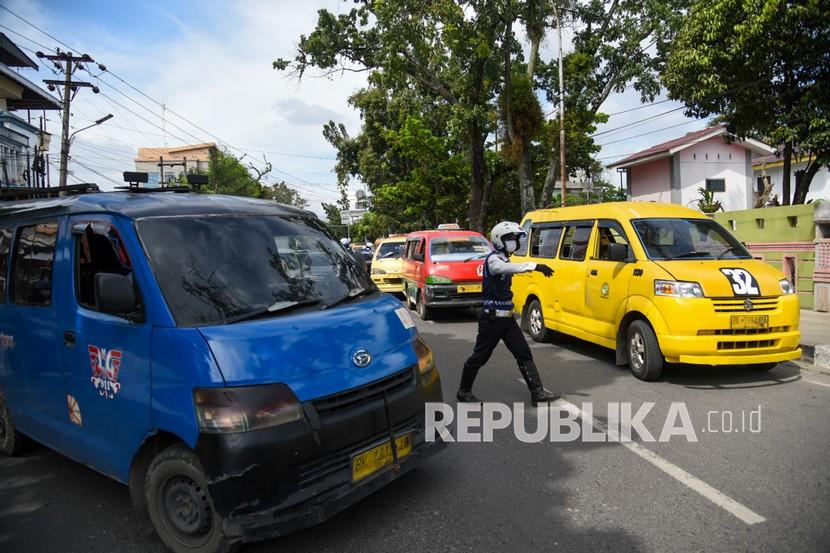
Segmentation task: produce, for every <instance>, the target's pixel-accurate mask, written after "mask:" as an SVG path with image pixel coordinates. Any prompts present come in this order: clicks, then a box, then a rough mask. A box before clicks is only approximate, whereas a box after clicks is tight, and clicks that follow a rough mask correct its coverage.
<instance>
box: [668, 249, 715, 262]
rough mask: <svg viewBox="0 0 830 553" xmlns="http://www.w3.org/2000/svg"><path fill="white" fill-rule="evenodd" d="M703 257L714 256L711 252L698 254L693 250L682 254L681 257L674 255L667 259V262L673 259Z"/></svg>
mask: <svg viewBox="0 0 830 553" xmlns="http://www.w3.org/2000/svg"><path fill="white" fill-rule="evenodd" d="M702 255H708V256H709V257H712V254H711V253H709V252H698V251H694V250H693V251H690V252H684V253H681V254H679V255H672V256H670V257H667V258H666V261H671V260H672V259H683V258H684V257H700V256H702Z"/></svg>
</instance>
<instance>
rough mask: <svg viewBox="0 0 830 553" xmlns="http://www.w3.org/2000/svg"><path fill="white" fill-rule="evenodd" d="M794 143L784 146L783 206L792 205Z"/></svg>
mask: <svg viewBox="0 0 830 553" xmlns="http://www.w3.org/2000/svg"><path fill="white" fill-rule="evenodd" d="M792 161H793V143H792V142H787V143H785V144H784V167H783V168H782V170H783V175H782V178H781V196H782V198H781V205H790V197H791V196H790V173H791V172H792Z"/></svg>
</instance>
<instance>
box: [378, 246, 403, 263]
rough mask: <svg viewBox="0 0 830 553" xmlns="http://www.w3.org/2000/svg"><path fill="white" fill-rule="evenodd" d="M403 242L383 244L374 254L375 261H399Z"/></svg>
mask: <svg viewBox="0 0 830 553" xmlns="http://www.w3.org/2000/svg"><path fill="white" fill-rule="evenodd" d="M403 246H404V243H403V242H384V243H383V244H381V245H380V247H379V248H378V251H376V252H375V258H376V259H400V257H401V252H402V251H403Z"/></svg>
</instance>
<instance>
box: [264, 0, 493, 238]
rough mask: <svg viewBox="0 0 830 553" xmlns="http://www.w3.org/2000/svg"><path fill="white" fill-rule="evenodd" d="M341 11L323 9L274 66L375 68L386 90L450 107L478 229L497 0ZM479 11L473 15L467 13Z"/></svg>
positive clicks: (364, 5) (369, 0) (364, 4)
mask: <svg viewBox="0 0 830 553" xmlns="http://www.w3.org/2000/svg"><path fill="white" fill-rule="evenodd" d="M356 4H357V7H354V8H352V9H351V10H349V12H348V13H345V14H342V15H339V16H336V15H334V14H332V13H331V12H329V11H327V10H320V11H319V12H318V14H319V17H318V21H317V27H316V28H315V30H314V31H313V32H312V33H311V34H310V35H308V36H301V37H300V42H299V47H298V51H297V55H296V56H295V58H294V59H293V60H290V61H289V60H284V59H281V60H277V61H275V62H274V67H275V68H277V69H281V70H286V69H290V70H293V71H294V72H295V74H296V75H299V76H301V75H302V74H303V73H304V72H305V71H306V70H307V69H309V68H311V67H317V68H319V69H321V70H323V71H325V72H328V73H330V74H333V73H336V72H338V71H369V72H370V73H371V82H372V84H373V85H374V86H375V87H376V88H379V89H382V90H401V89H407V88H414V89H417V91H418V93H419V94H422V95H426V96H430V97H432V98H434V99H435V100H439V101H441V102H442V103H444V104H445V105H446V106H448V107H450V108H451V109H450V111H451V124H452V126H453V127H454V128H455V129H457V131H456V132H455V134H456V135H457V137H459V138H460V139H461V140H462V141H463V142H462V143H463V145H464V150H465V154H466V156H467V161H468V164H469V166H470V171H469V202H468V204H467V207H468V214H467V216H468V219H469V221H470V224H471V225H472V226H473V227H476V228H480V227H481V225H482V221H483V215H484V213H483V212H482V205H483V204H486V202H485V198H483V194H484V188H485V181H486V166H485V162H484V158H485V153H484V152H485V141H486V138H487V134H488V132H489V131H490V128H489V127H488V119H489V114H490V111H491V109H492V106H491V105H490V101H491V100H492V98H493V95H494V90H495V87H496V86H497V84H498V82H499V80H498V70H499V62H498V57H497V56H494V55H493V52H494V51H495V50H496V49H497V41H498V37H499V34H500V33H501V32H502V30H503V23H502V20H501V14H500V12H499V10H498V9H497V7H498V5H499V3H498V2H497V1H496V0H467V1H465V2H454V1H452V0H436V1H432V2H422V1H420V0H396V1H395V2H380V1H373V0H359V1H357V2H356ZM468 13H474V14H475V16H474V17H468V16H467V15H468Z"/></svg>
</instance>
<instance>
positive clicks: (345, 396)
mask: <svg viewBox="0 0 830 553" xmlns="http://www.w3.org/2000/svg"><path fill="white" fill-rule="evenodd" d="M414 383H415V365H413V366H411V367H407V368H406V369H404V370H402V371H400V372H397V373H395V374H392V375H389V376H387V377H385V378H381V379H380V380H375V381H374V382H370V383H369V384H366V385H364V386H361V387H360V388H353V389H351V390H347V391H345V392H339V393H336V394H333V395H330V396H326V397H323V398H320V399H315V400H314V401H312V402H311V404H312V405H314V408H315V409H316V410H317V413H318V414H319V415H320V416H321V417H323V416H325V415H329V414H331V413H335V412H338V411H343V410H344V409H348V408H350V407H354V406H355V405H358V404H361V403H365V402H367V401H372V400H375V399H382V398H383V397H384V395H391V394H394V393H395V392H398V391H400V390H403V389H404V388H406V387H408V386H410V385H412V384H414Z"/></svg>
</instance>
